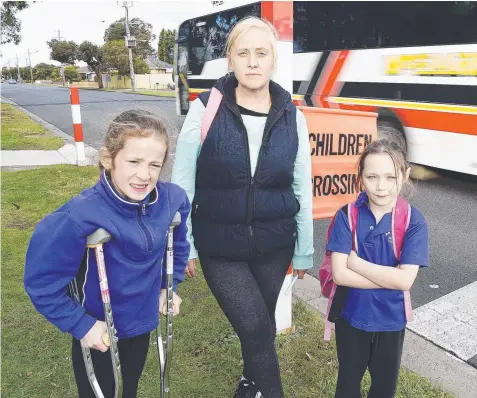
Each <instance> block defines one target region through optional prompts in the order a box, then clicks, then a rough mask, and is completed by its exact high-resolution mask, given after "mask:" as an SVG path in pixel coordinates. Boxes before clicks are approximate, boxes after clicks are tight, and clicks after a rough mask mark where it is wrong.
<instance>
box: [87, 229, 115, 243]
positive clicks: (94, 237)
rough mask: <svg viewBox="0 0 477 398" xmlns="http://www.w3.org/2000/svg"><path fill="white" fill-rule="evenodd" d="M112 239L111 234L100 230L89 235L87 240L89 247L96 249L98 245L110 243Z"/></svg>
mask: <svg viewBox="0 0 477 398" xmlns="http://www.w3.org/2000/svg"><path fill="white" fill-rule="evenodd" d="M110 239H111V234H110V233H109V232H108V231H106V230H105V229H103V228H99V229H97V230H96V231H94V232H93V233H92V234H91V235H88V239H87V240H86V246H87V247H95V246H97V245H102V244H104V243H106V242H108V241H109V240H110Z"/></svg>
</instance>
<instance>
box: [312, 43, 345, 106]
mask: <svg viewBox="0 0 477 398" xmlns="http://www.w3.org/2000/svg"><path fill="white" fill-rule="evenodd" d="M338 54H339V51H332V52H331V53H330V55H329V56H328V59H327V60H326V64H325V66H324V68H323V71H322V72H321V75H320V77H319V78H318V82H317V84H316V86H315V89H314V90H313V97H312V99H311V100H312V102H313V105H315V106H318V107H320V108H329V106H328V103H327V102H326V101H324V99H323V91H324V90H325V87H326V83H327V82H328V79H329V78H330V76H331V73H332V71H333V68H334V66H335V64H336V62H337V61H338Z"/></svg>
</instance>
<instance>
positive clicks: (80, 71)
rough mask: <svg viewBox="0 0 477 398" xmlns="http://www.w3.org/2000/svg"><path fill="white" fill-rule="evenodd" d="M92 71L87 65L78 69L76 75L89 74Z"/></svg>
mask: <svg viewBox="0 0 477 398" xmlns="http://www.w3.org/2000/svg"><path fill="white" fill-rule="evenodd" d="M91 72H92V71H91V70H90V69H89V68H88V66H87V65H85V66H82V67H81V68H78V73H91Z"/></svg>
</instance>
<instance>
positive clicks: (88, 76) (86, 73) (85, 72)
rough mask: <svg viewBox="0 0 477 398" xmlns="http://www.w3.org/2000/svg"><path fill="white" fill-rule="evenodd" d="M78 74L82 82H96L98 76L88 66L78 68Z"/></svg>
mask: <svg viewBox="0 0 477 398" xmlns="http://www.w3.org/2000/svg"><path fill="white" fill-rule="evenodd" d="M78 73H79V74H80V75H81V79H82V80H87V81H89V82H94V77H95V76H96V73H94V72H92V71H91V70H90V69H89V68H88V66H87V65H86V66H82V67H80V68H78Z"/></svg>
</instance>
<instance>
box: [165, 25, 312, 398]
mask: <svg viewBox="0 0 477 398" xmlns="http://www.w3.org/2000/svg"><path fill="white" fill-rule="evenodd" d="M277 37H278V35H277V32H276V30H275V28H274V27H273V26H272V25H271V24H270V23H269V22H267V21H265V20H262V19H260V18H256V17H247V18H245V19H242V20H241V21H239V22H238V23H237V24H236V25H235V26H234V28H233V29H232V31H231V32H230V35H229V37H228V41H227V49H226V56H227V59H228V66H229V73H228V74H227V75H225V76H224V77H222V78H220V79H219V80H218V81H217V82H216V84H215V86H214V87H215V89H217V90H218V91H219V92H220V93H221V94H222V99H221V101H220V105H219V108H218V110H217V113H216V115H215V118H214V120H213V122H212V124H211V125H210V128H209V130H208V134H207V136H206V138H205V140H204V141H203V142H202V140H201V123H202V120H203V118H204V114H205V110H206V106H207V103H208V100H209V96H210V92H204V93H201V94H200V95H199V98H198V99H197V100H195V101H194V102H192V103H191V106H190V110H189V113H188V115H187V117H186V119H185V121H184V125H183V126H182V130H181V133H180V136H179V139H178V142H177V148H176V155H175V164H174V169H173V175H172V181H173V182H174V183H176V184H178V185H179V186H181V187H182V188H184V190H185V191H186V192H187V195H188V197H189V200H190V201H191V202H192V211H191V217H190V220H189V222H191V225H192V232H189V235H188V240H189V243H190V244H191V253H190V256H189V262H188V267H187V269H186V274H187V275H188V276H189V277H194V276H195V268H196V263H195V262H196V259H197V258H199V260H200V264H201V267H202V270H203V273H204V277H205V279H206V281H207V283H208V285H209V287H210V289H211V291H212V293H213V294H214V296H215V298H216V299H217V301H218V303H219V305H220V307H221V308H222V310H223V311H224V313H225V315H226V316H227V318H228V320H229V321H230V323H231V325H232V326H233V328H234V330H235V331H236V333H237V335H238V337H239V339H240V343H241V348H242V357H243V362H244V367H243V376H242V378H241V380H240V381H239V383H238V386H237V389H236V392H235V395H234V397H237V398H248V397H253V398H256V397H262V396H263V397H265V398H280V397H283V396H284V393H283V388H282V382H281V378H280V370H279V365H278V358H277V354H276V349H275V336H276V324H275V308H276V304H277V299H278V295H279V293H280V289H281V287H282V285H283V281H284V279H285V276H286V273H287V270H288V267H289V265H290V263H291V262H292V263H293V268H294V273H295V275H298V277H299V278H303V275H304V274H305V272H306V270H307V269H309V268H311V267H312V265H313V221H312V211H311V207H312V205H311V203H312V193H311V184H310V181H311V161H310V152H309V142H308V130H307V126H306V121H305V118H304V116H303V114H302V113H301V112H300V111H299V110H297V109H296V107H295V105H294V104H293V102H292V101H291V96H290V94H289V93H288V92H287V91H286V90H284V89H283V88H282V87H281V86H280V85H278V84H277V83H275V82H273V81H272V80H271V78H272V75H273V72H274V71H275V69H276V66H277V55H278V54H277ZM189 231H191V229H189Z"/></svg>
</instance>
